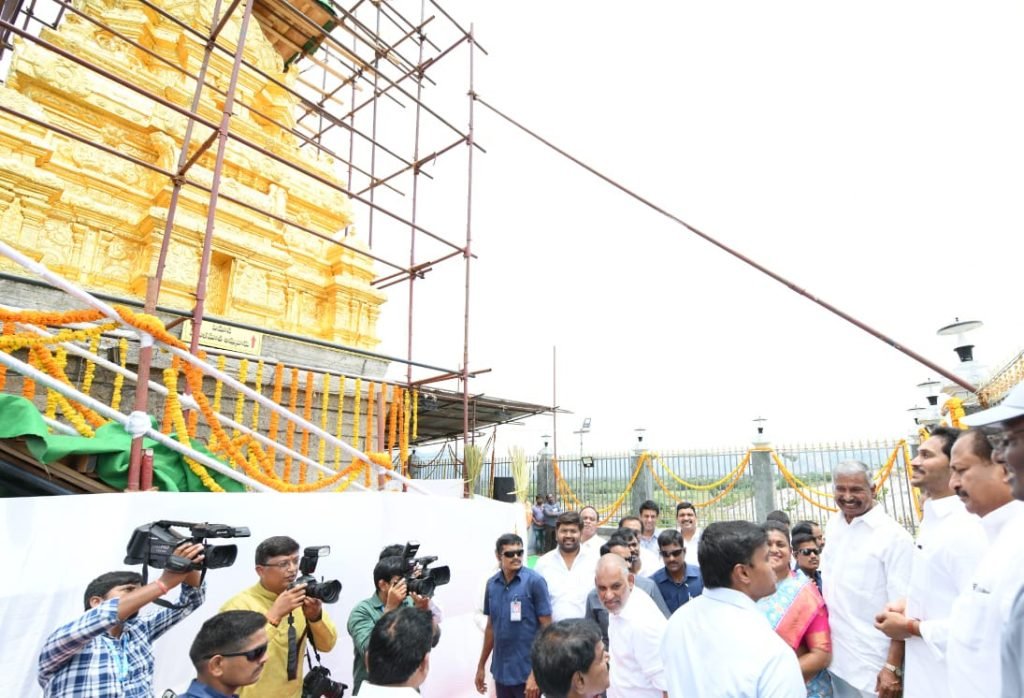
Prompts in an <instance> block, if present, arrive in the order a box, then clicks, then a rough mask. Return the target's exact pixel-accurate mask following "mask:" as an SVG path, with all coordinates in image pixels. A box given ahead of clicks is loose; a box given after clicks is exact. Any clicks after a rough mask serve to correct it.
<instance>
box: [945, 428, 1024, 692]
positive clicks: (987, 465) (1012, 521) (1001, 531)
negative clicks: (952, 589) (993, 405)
mask: <svg viewBox="0 0 1024 698" xmlns="http://www.w3.org/2000/svg"><path fill="white" fill-rule="evenodd" d="M1001 455H1002V454H1001V453H999V452H993V449H992V444H991V443H990V442H989V439H988V437H987V436H986V435H985V434H984V433H983V432H982V431H980V430H978V429H971V430H970V431H968V432H967V433H965V434H964V435H963V436H961V437H960V438H959V439H957V440H956V443H955V444H953V453H952V458H951V463H950V467H951V469H952V471H953V476H952V478H951V479H950V483H951V484H952V485H953V489H954V490H955V491H956V493H957V495H959V496H960V498H961V499H962V500H963V501H964V504H965V505H966V506H967V510H968V511H970V512H973V513H975V514H977V515H978V516H980V517H981V525H982V526H983V527H984V529H985V533H986V535H987V537H988V541H989V543H988V549H987V550H986V552H985V555H984V557H982V559H981V562H979V563H978V565H977V566H976V568H975V569H974V570H973V573H972V574H971V578H970V581H969V583H968V585H967V588H966V589H965V590H964V591H963V592H962V593H961V594H960V595H959V596H958V597H957V598H956V600H955V601H954V602H953V608H952V610H951V612H950V619H949V623H950V634H949V641H948V647H947V650H946V669H947V680H948V681H949V690H950V695H953V696H956V697H957V698H993V697H994V696H999V695H1001V693H1000V691H1001V685H1002V680H1001V676H1000V668H1001V663H1000V659H999V655H1000V635H1001V632H1002V630H1003V625H1004V623H1006V622H1007V621H1008V619H1009V614H1010V606H1011V604H1012V603H1013V596H1014V594H1015V593H1016V591H1017V589H1018V588H1019V586H1020V581H1021V580H1020V578H1019V576H1018V575H1017V571H1018V570H1019V565H1020V559H1021V556H1022V555H1024V550H1022V545H1021V540H1022V536H1024V502H1020V501H1017V500H1015V499H1013V494H1012V490H1011V488H1010V485H1009V483H1007V482H1006V469H1005V468H1004V466H1003V465H1002V464H1001V460H1002V459H1001ZM1018 695H1019V694H1018Z"/></svg>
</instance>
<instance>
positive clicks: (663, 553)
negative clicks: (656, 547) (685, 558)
mask: <svg viewBox="0 0 1024 698" xmlns="http://www.w3.org/2000/svg"><path fill="white" fill-rule="evenodd" d="M685 552H686V551H685V550H683V549H682V548H679V549H678V550H662V551H661V556H662V557H673V558H674V557H679V556H680V555H682V554H683V553H685Z"/></svg>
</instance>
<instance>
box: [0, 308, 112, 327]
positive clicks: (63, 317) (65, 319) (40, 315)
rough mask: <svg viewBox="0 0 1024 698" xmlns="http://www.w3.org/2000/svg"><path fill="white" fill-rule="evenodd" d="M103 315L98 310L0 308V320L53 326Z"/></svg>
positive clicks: (80, 321)
mask: <svg viewBox="0 0 1024 698" xmlns="http://www.w3.org/2000/svg"><path fill="white" fill-rule="evenodd" d="M103 317H104V315H103V313H102V312H100V311H99V310H91V309H90V310H61V311H55V312H48V311H43V310H4V309H0V320H3V321H4V322H11V323H15V322H21V323H24V324H26V325H40V326H44V327H46V326H49V327H55V326H57V325H74V324H78V323H82V322H96V321H97V320H100V319H102V318H103Z"/></svg>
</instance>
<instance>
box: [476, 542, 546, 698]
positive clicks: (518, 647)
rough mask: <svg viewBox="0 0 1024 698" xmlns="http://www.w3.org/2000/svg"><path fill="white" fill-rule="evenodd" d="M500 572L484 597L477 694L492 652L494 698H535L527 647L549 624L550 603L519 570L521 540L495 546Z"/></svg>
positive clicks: (535, 578)
mask: <svg viewBox="0 0 1024 698" xmlns="http://www.w3.org/2000/svg"><path fill="white" fill-rule="evenodd" d="M494 551H495V552H494V555H495V557H497V558H498V564H499V565H500V566H501V569H500V570H499V571H498V572H497V574H495V575H494V576H493V577H491V578H490V579H488V580H487V588H486V590H485V591H484V614H485V615H486V616H487V627H486V628H485V629H484V646H483V649H482V650H481V651H480V662H479V664H477V668H476V690H477V691H479V692H480V693H485V692H486V691H487V683H486V682H485V681H484V667H485V666H486V664H487V658H488V657H489V656H490V655H491V651H492V650H493V652H494V659H493V661H492V662H491V674H492V675H493V676H494V684H495V685H494V688H495V692H496V694H497V698H540V689H538V688H537V682H536V681H534V680H533V671H532V670H531V665H530V646H531V645H532V644H533V639H534V637H535V636H536V635H537V632H538V631H539V630H540V629H541V628H543V627H545V626H546V625H548V624H549V623H550V622H551V599H550V598H549V597H548V585H547V582H545V581H544V578H543V577H541V576H540V575H539V574H537V573H536V572H534V571H533V570H531V569H529V568H528V567H525V566H524V565H523V555H524V552H525V551H524V550H523V539H522V538H520V537H519V536H517V535H516V534H514V533H505V534H503V535H502V536H500V537H499V538H498V541H497V543H496V544H495V546H494Z"/></svg>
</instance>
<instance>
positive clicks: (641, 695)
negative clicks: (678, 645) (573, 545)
mask: <svg viewBox="0 0 1024 698" xmlns="http://www.w3.org/2000/svg"><path fill="white" fill-rule="evenodd" d="M634 582H635V579H634V577H633V573H632V572H630V571H629V566H628V565H627V564H626V561H625V560H623V559H622V557H621V556H619V555H616V554H615V553H608V554H607V555H604V556H602V557H601V559H600V561H598V563H597V572H596V573H595V575H594V586H595V587H596V588H597V593H598V596H600V597H601V603H603V604H604V606H605V608H607V609H608V613H609V617H608V639H609V643H608V646H609V648H610V651H611V672H610V673H611V686H610V687H609V688H608V698H665V696H667V695H668V694H667V693H666V689H667V685H666V683H665V671H664V668H663V667H662V662H661V652H660V648H661V639H662V636H663V635H664V634H665V626H666V624H667V623H668V621H667V620H665V616H664V614H663V613H662V612H661V611H660V610H658V607H657V606H656V605H655V604H654V601H652V600H651V597H650V596H648V595H647V594H644V593H639V594H633V593H632V591H633V585H634Z"/></svg>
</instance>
